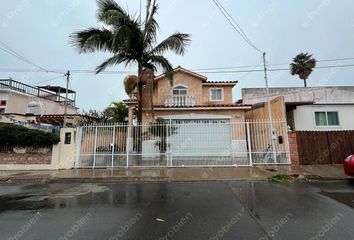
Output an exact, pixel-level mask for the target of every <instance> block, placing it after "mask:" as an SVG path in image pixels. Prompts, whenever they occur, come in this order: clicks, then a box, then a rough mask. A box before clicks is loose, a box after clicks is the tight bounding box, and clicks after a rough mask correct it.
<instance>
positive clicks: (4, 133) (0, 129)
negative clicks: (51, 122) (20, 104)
mask: <svg viewBox="0 0 354 240" xmlns="http://www.w3.org/2000/svg"><path fill="white" fill-rule="evenodd" d="M59 141H60V139H59V137H58V136H56V135H54V134H53V133H48V132H44V131H41V130H35V129H28V128H25V127H22V126H16V125H2V126H0V145H11V146H22V147H29V146H50V145H53V144H57V143H58V142H59Z"/></svg>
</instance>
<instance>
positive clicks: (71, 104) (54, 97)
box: [0, 79, 77, 125]
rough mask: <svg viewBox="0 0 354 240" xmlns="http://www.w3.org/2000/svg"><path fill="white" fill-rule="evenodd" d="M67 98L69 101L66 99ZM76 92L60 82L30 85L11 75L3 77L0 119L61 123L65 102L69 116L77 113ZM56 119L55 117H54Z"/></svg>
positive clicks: (4, 120)
mask: <svg viewBox="0 0 354 240" xmlns="http://www.w3.org/2000/svg"><path fill="white" fill-rule="evenodd" d="M66 100H67V101H66ZM75 101H76V92H75V91H73V90H70V89H69V90H68V98H67V99H66V89H65V88H62V87H59V86H43V87H35V86H30V85H27V84H24V83H21V82H18V81H15V80H12V79H2V80H0V115H1V118H0V123H26V122H29V123H31V124H36V123H38V121H39V119H42V120H43V119H44V122H47V123H54V124H56V123H58V125H60V124H59V123H60V121H61V120H60V119H63V116H64V112H65V102H67V104H68V106H67V114H68V117H69V118H70V117H73V116H76V115H77V108H76V107H75ZM51 119H53V121H51Z"/></svg>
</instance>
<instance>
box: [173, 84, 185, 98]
mask: <svg viewBox="0 0 354 240" xmlns="http://www.w3.org/2000/svg"><path fill="white" fill-rule="evenodd" d="M178 87H183V88H185V90H186V94H178V96H181V95H183V96H184V95H188V87H187V86H186V85H183V84H178V85H175V86H173V87H172V95H174V96H177V95H176V94H174V90H177V89H175V88H178ZM180 90H182V89H180Z"/></svg>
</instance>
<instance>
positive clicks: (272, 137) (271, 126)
mask: <svg viewBox="0 0 354 240" xmlns="http://www.w3.org/2000/svg"><path fill="white" fill-rule="evenodd" d="M263 65H264V80H265V84H266V91H267V104H268V115H269V128H270V140H271V143H272V152H273V161H274V163H276V162H277V155H276V148H275V144H276V142H275V140H276V137H275V130H274V125H273V116H272V106H271V102H270V93H269V84H268V75H267V70H268V69H267V61H266V53H265V52H264V53H263Z"/></svg>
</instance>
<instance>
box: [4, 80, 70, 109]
mask: <svg viewBox="0 0 354 240" xmlns="http://www.w3.org/2000/svg"><path fill="white" fill-rule="evenodd" d="M0 89H10V90H13V91H16V92H19V93H24V94H29V95H32V96H35V97H40V98H44V99H47V100H51V101H54V102H59V103H64V102H65V100H66V97H64V96H61V94H60V93H55V92H51V91H48V90H44V89H41V88H39V87H34V86H30V85H27V84H24V83H21V82H17V81H15V80H12V79H0ZM67 103H68V105H69V106H73V107H75V97H74V99H70V98H67Z"/></svg>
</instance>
